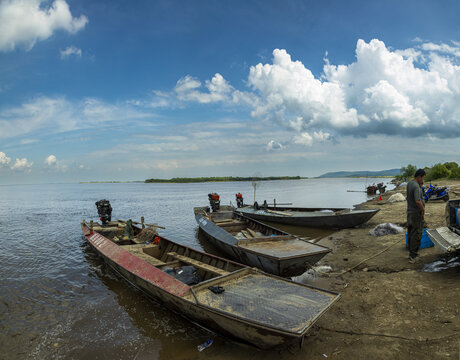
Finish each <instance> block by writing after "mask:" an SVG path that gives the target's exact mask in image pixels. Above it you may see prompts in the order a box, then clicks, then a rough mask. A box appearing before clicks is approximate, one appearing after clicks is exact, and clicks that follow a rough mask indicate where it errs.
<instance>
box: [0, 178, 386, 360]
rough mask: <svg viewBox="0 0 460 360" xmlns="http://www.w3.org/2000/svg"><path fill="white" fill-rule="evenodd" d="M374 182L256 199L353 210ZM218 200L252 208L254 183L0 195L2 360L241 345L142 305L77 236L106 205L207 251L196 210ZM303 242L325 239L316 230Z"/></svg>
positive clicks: (265, 186)
mask: <svg viewBox="0 0 460 360" xmlns="http://www.w3.org/2000/svg"><path fill="white" fill-rule="evenodd" d="M382 180H384V181H387V179H382ZM378 181H380V180H378V179H372V180H370V179H367V180H366V179H321V180H320V179H308V180H295V181H269V182H260V183H259V186H258V187H257V192H256V195H257V196H256V200H257V201H258V202H259V203H262V202H263V200H264V199H267V200H269V202H271V200H272V199H273V198H276V199H277V202H293V203H294V204H295V205H297V206H308V207H352V206H353V205H354V204H358V203H361V202H363V201H366V200H367V199H368V197H367V195H366V194H365V193H364V192H347V190H356V191H361V190H364V187H365V185H366V184H369V182H378ZM214 191H215V192H218V193H219V194H220V195H221V203H222V204H228V203H229V202H230V201H233V203H235V201H234V197H235V193H237V192H242V193H243V195H244V196H245V199H246V200H247V202H248V203H249V202H252V200H253V187H252V184H251V182H230V183H201V184H142V183H139V184H138V183H133V184H57V185H14V186H0V205H1V206H0V231H1V236H0V264H1V265H0V349H1V351H0V358H1V359H49V358H66V359H67V358H74V359H194V358H197V357H198V356H200V357H203V358H205V357H207V358H216V354H219V353H229V352H230V353H233V352H234V351H235V350H234V349H235V348H239V347H240V346H242V345H238V344H235V343H234V342H231V341H229V340H227V339H225V338H223V337H220V336H218V335H215V334H212V333H209V332H208V331H206V330H204V329H202V328H200V327H197V326H196V325H194V324H191V323H189V322H187V321H186V320H184V319H183V318H182V317H180V316H178V315H176V314H174V313H171V312H170V311H168V310H167V309H165V308H163V307H162V306H161V305H160V304H157V303H155V302H153V301H151V300H150V299H148V298H146V297H145V296H143V294H142V293H141V292H140V291H138V290H136V289H135V288H133V287H132V286H130V285H129V284H127V283H126V282H125V281H123V280H122V279H120V278H119V277H118V276H117V275H116V274H115V273H114V272H113V271H111V270H110V268H108V267H107V266H106V265H105V264H104V263H103V262H102V261H101V259H100V258H98V257H97V256H96V255H95V254H94V253H93V252H92V251H91V250H90V249H89V247H88V246H87V245H86V244H85V242H84V240H83V238H82V235H81V229H80V221H81V220H82V219H86V220H91V219H94V220H96V219H97V210H96V207H95V205H94V203H95V202H96V201H97V200H100V199H108V200H110V202H111V204H112V207H113V214H112V217H113V218H114V219H117V218H121V219H128V218H131V219H133V220H138V221H139V220H140V217H141V216H144V217H145V220H146V222H156V223H158V224H159V225H162V226H165V227H166V229H165V230H163V231H162V232H161V234H162V235H164V236H166V237H168V238H171V239H172V240H175V241H177V242H180V243H183V244H186V245H189V246H192V247H194V248H198V249H203V247H205V248H206V250H208V251H209V247H208V245H207V244H206V242H205V240H203V239H201V238H199V237H198V236H197V225H196V222H195V219H194V216H193V207H194V206H201V205H207V194H208V193H209V192H214ZM291 231H292V229H291ZM294 231H295V230H294ZM301 234H302V235H307V236H310V237H318V236H321V235H323V236H324V233H322V232H318V231H314V230H309V231H306V232H305V230H303V231H301ZM209 338H213V339H214V340H215V343H214V344H213V346H212V347H211V348H209V349H207V350H206V351H204V352H203V353H198V352H197V350H196V346H197V345H198V344H200V343H202V342H204V341H205V340H207V339H209ZM241 351H243V350H241ZM245 351H246V350H244V351H243V353H244V352H245ZM250 351H254V350H252V349H251V350H250ZM237 352H238V351H237ZM276 354H277V353H276V351H275V353H274V355H275V357H276ZM217 358H218V356H217Z"/></svg>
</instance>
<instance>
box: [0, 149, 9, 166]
mask: <svg viewBox="0 0 460 360" xmlns="http://www.w3.org/2000/svg"><path fill="white" fill-rule="evenodd" d="M10 162H11V158H9V157H7V156H6V154H5V153H4V152H1V151H0V168H1V167H3V166H7V165H8V164H9V163H10Z"/></svg>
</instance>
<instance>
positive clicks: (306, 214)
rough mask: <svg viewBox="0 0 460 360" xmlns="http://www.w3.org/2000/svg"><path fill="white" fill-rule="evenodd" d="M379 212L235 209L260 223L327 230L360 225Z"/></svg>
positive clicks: (313, 209)
mask: <svg viewBox="0 0 460 360" xmlns="http://www.w3.org/2000/svg"><path fill="white" fill-rule="evenodd" d="M379 210H380V209H372V210H352V209H347V208H302V207H282V206H276V207H273V206H265V207H260V208H257V207H253V206H245V207H241V208H237V209H236V211H238V212H239V213H240V214H243V215H246V216H247V217H250V218H252V219H256V220H260V221H269V222H274V223H280V224H287V225H296V226H305V227H315V228H329V229H344V228H352V227H355V226H358V225H361V224H363V223H365V222H366V221H368V220H369V219H370V218H372V217H373V216H374V215H375V214H377V213H378V212H379Z"/></svg>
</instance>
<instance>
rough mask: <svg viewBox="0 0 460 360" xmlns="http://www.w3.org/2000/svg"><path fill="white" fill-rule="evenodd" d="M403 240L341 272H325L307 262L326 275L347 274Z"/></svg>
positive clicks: (315, 270) (316, 270) (312, 267)
mask: <svg viewBox="0 0 460 360" xmlns="http://www.w3.org/2000/svg"><path fill="white" fill-rule="evenodd" d="M399 242H401V240H397V241H395V242H394V243H393V244H391V245H390V246H388V247H387V248H385V249H383V250H382V251H380V252H378V253H377V254H374V255H372V256H370V257H368V258H366V259H364V260H362V261H360V262H359V263H357V264H356V265H353V266H352V267H349V268H348V269H346V270H343V271H341V272H336V273H331V272H324V271H320V270H318V269H315V267H314V266H312V265H311V264H309V263H308V262H306V263H305V264H306V265H307V266H308V267H309V268H310V269H312V270H313V271H314V272H317V273H318V274H321V275H325V276H340V275H343V274H346V273H347V272H350V271H352V270H353V269H355V268H357V267H358V266H359V265H361V264H362V263H364V262H366V261H368V260H371V259H373V258H375V257H377V256H379V255H381V254H383V253H384V252H385V251H388V250H389V249H390V248H392V247H393V246H395V245H396V244H397V243H399Z"/></svg>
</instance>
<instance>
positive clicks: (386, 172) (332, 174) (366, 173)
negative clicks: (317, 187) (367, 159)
mask: <svg viewBox="0 0 460 360" xmlns="http://www.w3.org/2000/svg"><path fill="white" fill-rule="evenodd" d="M400 173H401V169H390V170H380V171H335V172H328V173H325V174H323V175H320V176H318V177H319V178H342V177H382V176H396V175H399V174H400Z"/></svg>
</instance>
